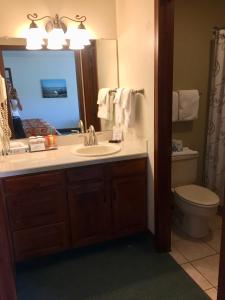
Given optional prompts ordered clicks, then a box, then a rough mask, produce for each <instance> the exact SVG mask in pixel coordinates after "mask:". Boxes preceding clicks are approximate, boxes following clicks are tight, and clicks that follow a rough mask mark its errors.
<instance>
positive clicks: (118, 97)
mask: <svg viewBox="0 0 225 300" xmlns="http://www.w3.org/2000/svg"><path fill="white" fill-rule="evenodd" d="M123 90H124V88H118V89H117V90H116V94H115V97H114V101H113V103H115V104H118V103H120V102H121V96H122V92H123Z"/></svg>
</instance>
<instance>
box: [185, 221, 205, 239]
mask: <svg viewBox="0 0 225 300" xmlns="http://www.w3.org/2000/svg"><path fill="white" fill-rule="evenodd" d="M182 228H183V231H184V232H185V233H187V234H188V235H189V236H191V237H193V238H202V237H205V236H207V235H208V233H209V225H208V218H203V217H199V216H193V215H188V216H187V215H184V216H183V220H182Z"/></svg>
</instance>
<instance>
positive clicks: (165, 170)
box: [154, 0, 174, 251]
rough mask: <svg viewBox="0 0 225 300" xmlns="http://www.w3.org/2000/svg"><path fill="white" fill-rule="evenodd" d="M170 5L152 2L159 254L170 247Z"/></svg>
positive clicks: (156, 234) (171, 33)
mask: <svg viewBox="0 0 225 300" xmlns="http://www.w3.org/2000/svg"><path fill="white" fill-rule="evenodd" d="M173 22H174V1H173V0H163V1H158V0H155V142H154V148H155V150H154V151H155V157H154V191H155V236H156V246H157V249H158V250H159V251H169V250H170V246H171V240H170V239H171V237H170V236H171V219H172V216H171V139H172V135H171V131H172V129H171V127H172V90H173V26H174V25H173Z"/></svg>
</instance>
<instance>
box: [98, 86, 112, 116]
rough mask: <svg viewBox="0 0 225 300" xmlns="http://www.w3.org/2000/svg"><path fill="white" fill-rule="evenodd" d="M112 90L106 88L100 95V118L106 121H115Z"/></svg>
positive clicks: (100, 91)
mask: <svg viewBox="0 0 225 300" xmlns="http://www.w3.org/2000/svg"><path fill="white" fill-rule="evenodd" d="M109 91H110V89H108V88H104V89H101V90H99V93H98V95H99V96H98V101H97V104H98V118H100V119H104V120H109V121H112V120H113V117H114V115H113V99H114V97H113V96H112V95H110V93H109Z"/></svg>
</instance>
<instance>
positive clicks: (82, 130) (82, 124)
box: [78, 120, 84, 133]
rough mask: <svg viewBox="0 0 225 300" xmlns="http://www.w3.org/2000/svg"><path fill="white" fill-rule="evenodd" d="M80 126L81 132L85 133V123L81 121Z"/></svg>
mask: <svg viewBox="0 0 225 300" xmlns="http://www.w3.org/2000/svg"><path fill="white" fill-rule="evenodd" d="M78 126H79V127H80V132H81V133H84V123H83V121H82V120H80V121H79V122H78Z"/></svg>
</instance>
